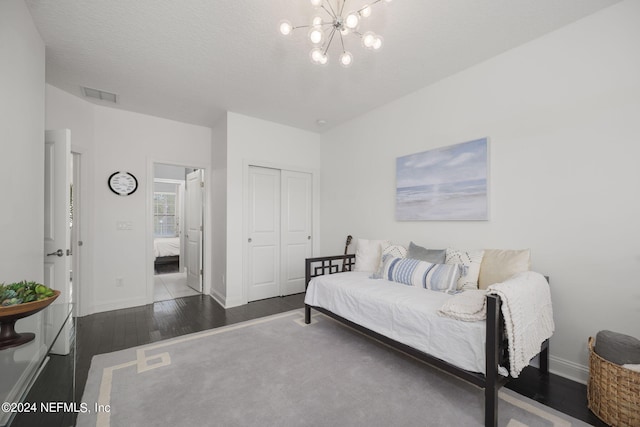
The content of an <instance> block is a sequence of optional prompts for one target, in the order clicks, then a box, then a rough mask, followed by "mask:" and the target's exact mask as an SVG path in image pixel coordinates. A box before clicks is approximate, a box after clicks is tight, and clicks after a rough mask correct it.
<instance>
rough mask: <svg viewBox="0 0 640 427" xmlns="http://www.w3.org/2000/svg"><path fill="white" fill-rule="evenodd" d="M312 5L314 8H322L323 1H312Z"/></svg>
mask: <svg viewBox="0 0 640 427" xmlns="http://www.w3.org/2000/svg"><path fill="white" fill-rule="evenodd" d="M311 5H312V6H313V7H320V6H322V0H311Z"/></svg>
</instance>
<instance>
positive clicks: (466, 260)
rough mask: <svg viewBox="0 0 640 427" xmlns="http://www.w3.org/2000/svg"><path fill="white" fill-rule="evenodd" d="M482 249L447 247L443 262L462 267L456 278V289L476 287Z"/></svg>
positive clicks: (482, 253)
mask: <svg viewBox="0 0 640 427" xmlns="http://www.w3.org/2000/svg"><path fill="white" fill-rule="evenodd" d="M483 255H484V250H482V249H479V250H474V251H460V250H457V249H451V248H447V257H446V261H445V264H460V265H461V266H462V267H463V271H462V276H460V279H459V280H458V289H462V290H465V291H466V290H469V289H478V276H479V275H480V264H482V256H483Z"/></svg>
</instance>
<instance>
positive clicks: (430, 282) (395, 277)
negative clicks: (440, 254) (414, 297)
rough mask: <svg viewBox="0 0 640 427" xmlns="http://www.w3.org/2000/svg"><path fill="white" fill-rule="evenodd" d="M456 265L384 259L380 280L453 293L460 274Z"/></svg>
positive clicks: (405, 259) (404, 259)
mask: <svg viewBox="0 0 640 427" xmlns="http://www.w3.org/2000/svg"><path fill="white" fill-rule="evenodd" d="M461 273H462V272H461V269H460V266H459V265H457V264H452V265H448V264H432V263H430V262H426V261H420V260H417V259H411V258H393V257H389V256H387V257H385V260H384V265H383V267H382V271H381V274H380V276H381V278H382V279H386V280H391V281H393V282H398V283H402V284H405V285H409V286H417V287H420V288H424V289H431V290H433V291H441V292H455V291H456V290H457V285H458V279H459V278H460V274H461Z"/></svg>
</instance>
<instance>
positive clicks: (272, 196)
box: [247, 166, 280, 301]
mask: <svg viewBox="0 0 640 427" xmlns="http://www.w3.org/2000/svg"><path fill="white" fill-rule="evenodd" d="M248 190H249V201H248V202H249V203H248V204H249V215H248V221H249V224H248V251H247V252H248V258H249V259H248V271H247V273H248V295H247V300H248V301H255V300H260V299H265V298H271V297H275V296H278V295H280V171H279V170H277V169H267V168H260V167H254V166H251V167H250V168H249V189H248Z"/></svg>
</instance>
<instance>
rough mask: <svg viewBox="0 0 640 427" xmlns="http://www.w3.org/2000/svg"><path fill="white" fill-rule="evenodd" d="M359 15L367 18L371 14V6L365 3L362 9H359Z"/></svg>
mask: <svg viewBox="0 0 640 427" xmlns="http://www.w3.org/2000/svg"><path fill="white" fill-rule="evenodd" d="M360 16H362V17H363V18H368V17H370V16H371V6H369V5H368V4H367V5H365V6H364V7H363V8H362V9H360Z"/></svg>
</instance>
